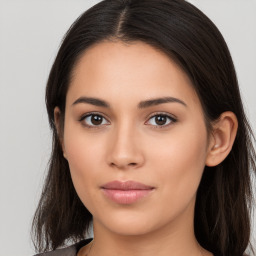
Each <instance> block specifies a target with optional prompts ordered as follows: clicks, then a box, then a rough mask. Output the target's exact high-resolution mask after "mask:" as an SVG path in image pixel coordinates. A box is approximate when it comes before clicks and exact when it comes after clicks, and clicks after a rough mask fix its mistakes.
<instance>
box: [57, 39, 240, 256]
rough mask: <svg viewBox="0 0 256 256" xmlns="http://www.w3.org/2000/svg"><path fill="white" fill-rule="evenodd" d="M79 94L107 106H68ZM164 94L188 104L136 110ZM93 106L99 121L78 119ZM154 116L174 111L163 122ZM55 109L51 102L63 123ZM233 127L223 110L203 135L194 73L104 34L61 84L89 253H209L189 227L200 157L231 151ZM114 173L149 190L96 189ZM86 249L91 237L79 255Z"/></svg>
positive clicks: (207, 160) (217, 158) (211, 159)
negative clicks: (110, 194)
mask: <svg viewBox="0 0 256 256" xmlns="http://www.w3.org/2000/svg"><path fill="white" fill-rule="evenodd" d="M81 97H93V98H97V99H101V100H104V101H106V102H107V103H108V104H109V107H102V106H95V105H93V104H90V103H86V102H78V103H76V104H74V102H76V101H77V100H78V99H79V98H81ZM162 97H174V98H175V99H178V100H180V101H182V102H183V103H184V104H182V103H180V102H167V103H162V104H157V105H153V106H148V107H144V108H138V104H139V103H140V102H141V101H146V100H149V99H155V98H162ZM91 112H97V114H99V115H101V116H103V119H102V123H100V124H98V125H94V126H93V123H92V122H91V121H92V119H91V116H87V118H86V119H82V117H84V116H85V115H89V114H90V113H91ZM159 114H163V115H168V116H170V117H171V118H169V117H165V118H166V119H164V120H165V121H166V122H165V123H164V125H159V123H157V122H156V121H157V120H156V115H159ZM59 116H60V110H59V109H58V107H56V108H55V122H56V126H57V129H58V130H59V131H60V130H61V129H60V121H59V120H60V118H59ZM173 118H175V120H176V121H173ZM81 119H82V120H81ZM88 125H89V126H90V128H89V126H88ZM236 129H237V123H236V118H235V116H234V115H233V113H231V112H225V113H223V114H222V116H221V118H220V120H219V121H218V123H215V124H214V130H213V133H212V134H208V133H207V130H206V125H205V121H204V116H203V110H202V106H201V104H200V101H199V98H198V96H197V94H196V93H195V90H194V89H193V85H192V83H191V81H190V80H189V78H188V77H187V75H186V74H185V73H184V72H183V71H182V70H181V69H180V68H179V67H178V66H177V65H176V64H175V63H174V62H173V61H172V60H171V59H170V58H169V57H168V56H166V55H165V54H164V53H162V52H161V51H158V50H156V49H155V48H153V47H152V46H149V45H147V44H145V43H143V42H133V43H132V44H129V45H126V44H124V43H122V42H119V41H117V42H110V41H104V42H101V43H99V44H97V45H94V46H93V47H91V48H90V49H89V50H87V51H86V52H85V53H84V54H83V56H82V57H81V59H80V60H79V62H78V64H77V65H76V67H75V70H74V73H73V79H72V81H71V84H70V87H69V89H68V92H67V96H66V110H65V122H64V132H63V134H60V139H61V143H62V146H63V154H64V156H65V158H66V159H67V160H68V163H69V166H70V172H71V176H72V180H73V183H74V186H75V189H76V191H77V193H78V195H79V197H80V199H81V201H82V202H83V204H84V205H85V206H86V208H87V209H88V210H89V211H90V212H91V213H92V215H93V225H94V242H93V247H92V250H91V252H90V256H93V255H104V256H115V255H122V256H126V255H133V256H137V255H140V256H144V255H147V256H151V255H158V256H166V255H175V256H181V255H191V256H196V255H198V256H199V255H212V254H211V253H210V252H208V251H206V250H204V249H203V248H202V247H200V246H199V244H198V243H197V241H196V238H195V235H194V227H193V219H194V207H195V199H196V191H197V188H198V186H199V183H200V180H201V177H202V174H203V170H204V167H205V165H209V166H214V165H216V164H218V163H220V162H221V161H222V160H223V159H224V158H225V157H226V156H227V154H228V153H229V151H230V150H231V148H232V144H233V141H234V138H235V134H236ZM113 180H120V181H127V180H133V181H138V182H141V183H144V184H146V185H150V186H152V187H154V190H153V191H152V192H151V193H150V194H149V195H148V196H146V197H145V198H142V199H141V200H139V201H136V202H135V203H132V204H128V205H122V204H118V203H116V202H113V201H111V200H109V199H108V198H106V196H105V195H104V194H103V193H102V190H101V188H100V187H101V186H102V185H103V184H105V183H107V182H110V181H113ZM88 250H89V246H88V245H87V246H85V247H83V248H82V249H81V250H80V251H79V253H78V255H79V256H82V255H86V254H87V253H88Z"/></svg>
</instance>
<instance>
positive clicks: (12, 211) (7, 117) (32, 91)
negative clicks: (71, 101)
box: [0, 0, 256, 256]
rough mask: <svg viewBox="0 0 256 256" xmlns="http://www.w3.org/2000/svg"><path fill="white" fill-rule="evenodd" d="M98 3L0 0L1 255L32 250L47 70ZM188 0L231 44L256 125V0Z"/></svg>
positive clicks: (46, 135)
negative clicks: (81, 18) (62, 43)
mask: <svg viewBox="0 0 256 256" xmlns="http://www.w3.org/2000/svg"><path fill="white" fill-rule="evenodd" d="M97 2H99V1H96V0H95V1H93V0H92V1H89V0H83V1H82V0H68V1H67V0H51V1H50V0H49V1H48V0H5V1H4V0H0V255H3V256H18V255H19V256H25V255H28V256H29V255H33V253H34V251H33V246H32V243H31V240H30V225H31V220H32V216H33V213H34V211H35V207H36V204H37V201H38V198H39V195H40V192H41V188H42V182H43V177H44V174H45V171H46V166H47V161H48V158H49V154H50V150H51V137H50V132H49V127H48V120H47V116H46V110H45V106H44V90H45V84H46V80H47V76H48V73H49V70H50V68H51V65H52V63H53V60H54V57H55V55H56V53H57V49H58V47H59V44H60V41H61V39H62V37H63V35H64V33H65V32H66V30H67V29H68V28H69V26H70V25H71V24H72V23H73V21H74V20H75V19H76V18H77V17H78V16H79V15H80V14H81V13H82V12H84V11H85V10H86V9H88V8H89V7H91V6H92V5H93V4H95V3H97ZM191 2H192V3H193V4H195V5H196V6H197V7H199V9H201V10H202V11H203V12H205V13H206V15H208V16H209V17H210V18H211V19H212V21H213V22H214V23H215V24H216V25H217V26H218V28H219V29H220V31H221V32H222V34H223V36H224V38H225V39H226V41H227V43H228V46H229V48H230V51H231V54H232V56H233V60H234V63H235V66H236V70H237V74H238V79H239V82H240V87H241V93H242V97H243V100H244V104H245V108H246V111H247V114H248V116H249V120H250V121H251V124H252V126H253V129H254V131H255V130H256V104H255V95H256V1H255V0H194V1H191ZM255 229H256V228H255V224H254V235H255ZM254 243H255V242H254Z"/></svg>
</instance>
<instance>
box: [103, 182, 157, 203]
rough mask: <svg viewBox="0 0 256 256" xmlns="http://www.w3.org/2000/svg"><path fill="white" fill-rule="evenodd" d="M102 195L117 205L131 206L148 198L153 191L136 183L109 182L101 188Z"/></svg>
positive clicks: (152, 188) (150, 187)
mask: <svg viewBox="0 0 256 256" xmlns="http://www.w3.org/2000/svg"><path fill="white" fill-rule="evenodd" d="M101 189H102V191H103V194H104V195H105V196H106V197H107V198H109V199H110V200H112V201H114V202H115V203H118V204H132V203H135V202H136V201H138V200H140V199H142V198H144V197H146V196H148V195H149V194H151V193H152V191H153V190H154V189H155V188H154V187H152V186H148V185H145V184H143V183H140V182H136V181H131V180H129V181H125V182H122V181H118V180H115V181H111V182H109V183H106V184H105V185H103V186H101Z"/></svg>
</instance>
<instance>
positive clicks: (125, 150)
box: [107, 125, 145, 170]
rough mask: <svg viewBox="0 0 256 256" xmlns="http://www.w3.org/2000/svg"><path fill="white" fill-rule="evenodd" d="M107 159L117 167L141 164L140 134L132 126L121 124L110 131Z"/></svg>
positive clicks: (125, 167) (124, 167)
mask: <svg viewBox="0 0 256 256" xmlns="http://www.w3.org/2000/svg"><path fill="white" fill-rule="evenodd" d="M108 147H109V150H108V157H107V161H108V164H109V165H110V166H112V167H116V168H118V169H123V170H126V169H131V168H132V169H135V168H138V167H140V166H142V165H143V163H144V160H145V159H144V155H143V150H142V147H141V145H140V135H139V133H138V131H137V132H136V130H135V129H134V128H129V127H128V126H125V125H124V126H123V127H119V128H116V129H114V130H113V131H112V134H111V136H110V142H109V146H108Z"/></svg>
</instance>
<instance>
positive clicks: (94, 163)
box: [64, 125, 104, 208]
mask: <svg viewBox="0 0 256 256" xmlns="http://www.w3.org/2000/svg"><path fill="white" fill-rule="evenodd" d="M64 147H65V153H66V157H67V160H68V163H69V169H70V173H71V178H72V181H73V184H74V187H75V189H76V192H77V194H78V196H79V197H80V199H81V200H82V201H83V203H84V204H85V205H86V206H87V205H88V206H90V201H89V200H88V199H89V198H94V193H95V187H97V184H98V182H99V180H98V177H99V176H100V174H99V173H100V168H99V163H100V162H101V161H102V159H101V157H100V156H102V150H103V148H104V147H103V146H102V144H101V143H97V141H94V140H93V139H92V137H90V136H88V135H85V133H84V132H82V131H81V130H80V129H77V128H76V127H72V125H69V126H67V127H65V133H64ZM95 185H96V186H95ZM89 208H90V207H89Z"/></svg>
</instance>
